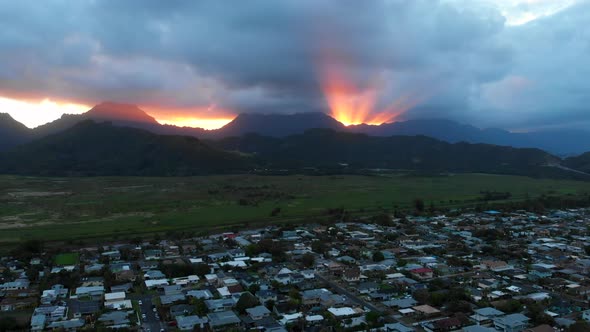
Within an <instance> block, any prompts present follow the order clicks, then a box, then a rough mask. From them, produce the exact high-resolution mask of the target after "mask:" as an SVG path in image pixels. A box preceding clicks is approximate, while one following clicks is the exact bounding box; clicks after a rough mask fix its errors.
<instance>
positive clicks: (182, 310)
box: [170, 304, 195, 317]
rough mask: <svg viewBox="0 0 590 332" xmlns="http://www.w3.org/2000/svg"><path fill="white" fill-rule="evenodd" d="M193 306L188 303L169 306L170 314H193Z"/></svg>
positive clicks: (174, 315) (173, 315)
mask: <svg viewBox="0 0 590 332" xmlns="http://www.w3.org/2000/svg"><path fill="white" fill-rule="evenodd" d="M194 312H195V308H194V307H193V306H191V305H189V304H177V305H173V306H171V307H170V316H172V317H178V316H189V315H192V314H194Z"/></svg>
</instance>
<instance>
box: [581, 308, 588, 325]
mask: <svg viewBox="0 0 590 332" xmlns="http://www.w3.org/2000/svg"><path fill="white" fill-rule="evenodd" d="M582 319H583V320H585V321H587V322H590V309H589V310H585V311H583V312H582Z"/></svg>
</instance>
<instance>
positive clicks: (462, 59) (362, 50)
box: [0, 0, 590, 126]
mask: <svg viewBox="0 0 590 332" xmlns="http://www.w3.org/2000/svg"><path fill="white" fill-rule="evenodd" d="M529 2H530V1H525V2H520V3H514V2H511V3H510V4H504V7H501V8H500V7H498V6H492V5H489V2H486V1H482V2H479V3H478V4H479V5H477V6H476V5H473V2H472V1H471V2H469V3H471V4H472V5H469V6H468V5H467V4H466V3H465V2H462V3H461V2H458V1H451V0H447V1H444V0H436V1H435V0H414V1H402V0H383V1H371V2H359V1H352V0H345V1H336V0H334V1H321V2H318V1H314V0H292V1H281V2H274V1H261V0H253V1H247V2H234V3H231V4H228V3H225V2H220V1H198V2H196V1H173V2H162V1H155V0H149V1H133V0H129V1H90V0H79V1H76V2H73V3H72V2H67V1H62V0H47V1H46V2H45V3H44V6H39V4H38V3H37V2H35V1H32V0H31V1H19V2H11V3H7V4H5V5H3V6H2V7H1V8H0V61H1V62H2V63H3V64H5V65H3V66H1V67H0V95H5V96H22V95H25V96H36V97H38V98H44V97H52V98H56V99H60V100H72V101H75V102H80V103H85V104H92V103H96V102H99V101H102V100H119V101H125V102H133V103H138V104H142V105H150V106H153V107H154V108H157V109H165V108H166V107H169V108H173V109H175V110H176V112H178V110H182V109H185V110H186V112H187V114H186V115H187V116H188V115H190V112H192V111H191V110H196V109H198V110H199V112H202V110H203V109H205V110H207V109H209V110H212V111H209V112H224V113H228V112H233V113H237V112H253V111H258V112H304V111H318V110H320V111H325V112H329V110H328V105H327V103H326V98H325V96H324V95H323V93H322V86H321V85H322V77H321V72H322V70H323V69H325V68H326V67H330V68H335V70H338V71H341V72H343V73H345V74H346V77H347V78H348V79H350V80H351V82H352V84H354V85H356V86H359V87H363V86H367V85H368V84H369V83H370V82H372V81H375V79H376V78H377V79H379V80H381V83H380V84H381V85H380V90H379V97H378V102H377V104H376V105H377V106H376V109H375V112H378V111H380V110H381V109H382V108H384V107H386V106H387V105H390V104H392V103H394V102H395V101H396V100H398V99H399V98H402V97H403V96H407V95H412V96H418V97H416V98H415V99H416V100H417V101H419V103H417V104H416V105H415V107H413V108H412V109H410V110H409V111H407V112H406V114H404V116H403V117H404V118H415V117H450V118H454V119H456V120H460V121H471V122H474V123H476V124H481V125H483V126H485V125H498V126H510V125H512V123H511V119H512V118H516V119H519V118H522V121H525V119H526V118H528V117H538V118H539V119H538V122H539V123H542V122H543V120H542V119H546V118H547V119H548V118H551V117H552V116H553V114H555V112H557V110H556V107H557V106H558V105H566V106H567V108H568V109H571V110H572V112H571V114H572V116H574V114H579V109H580V107H582V106H583V104H582V103H581V102H586V101H587V100H586V98H585V97H584V94H583V90H584V86H585V85H584V84H583V82H581V80H578V78H581V77H582V74H583V72H584V71H587V68H590V66H588V65H586V66H585V67H584V61H585V60H584V59H582V58H581V55H582V54H587V51H588V49H587V47H588V44H587V42H585V41H584V40H588V38H586V39H584V37H588V35H587V33H588V30H587V29H588V28H586V24H585V23H584V22H587V20H588V17H587V13H588V12H590V11H589V10H588V8H587V6H585V5H584V4H580V5H577V6H578V7H576V8H577V10H574V9H573V7H572V8H566V9H562V8H559V9H552V8H553V7H551V8H549V5H548V3H547V2H543V1H541V2H542V3H541V4H539V3H536V2H535V3H533V2H530V3H529ZM515 8H516V9H515ZM547 8H549V9H551V10H554V11H556V12H551V13H550V14H545V11H544V12H543V13H541V14H540V17H541V18H539V19H537V20H533V21H531V22H529V23H527V24H523V25H519V26H510V25H507V18H506V17H507V14H506V12H507V11H511V12H512V13H516V12H517V11H520V12H535V13H540V11H541V10H549V9H547ZM520 12H519V13H520ZM542 16H544V17H542ZM584 20H586V21H584ZM508 23H510V22H508ZM584 34H586V35H584ZM553 47H556V48H557V49H558V52H555V49H553ZM584 52H586V53H584ZM326 54H328V55H329V56H326ZM562 66H563V67H566V68H563V67H562ZM576 67H583V68H586V69H581V70H580V68H576ZM562 68H563V69H562ZM515 77H520V78H522V79H523V80H527V81H530V82H534V84H533V85H531V86H530V88H528V89H527V90H526V91H521V92H519V93H520V94H519V95H516V94H514V95H510V94H506V93H505V94H502V92H501V91H502V89H506V88H508V89H509V86H507V85H509V84H510V82H511V80H513V79H514V78H515ZM536 94H541V95H542V96H543V98H542V99H543V102H537V101H536V100H535V98H533V96H534V95H536ZM496 97H497V98H499V99H496ZM517 97H518V98H522V100H521V101H520V99H519V102H518V103H514V102H513V100H512V99H513V98H517ZM502 98H504V99H505V100H503V99H502ZM213 104H214V105H216V107H215V108H210V107H208V106H210V105H213ZM511 106H514V107H515V109H511V110H510V111H514V112H517V113H519V114H520V116H517V117H511V116H508V115H507V112H509V110H507V108H510V107H511ZM222 110H223V111H222ZM224 115H226V114H224ZM576 116H579V115H576ZM583 116H584V115H582V117H583ZM589 119H590V116H589Z"/></svg>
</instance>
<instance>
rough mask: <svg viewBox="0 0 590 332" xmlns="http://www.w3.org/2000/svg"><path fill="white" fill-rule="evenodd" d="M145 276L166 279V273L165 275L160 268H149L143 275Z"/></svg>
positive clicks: (152, 278) (145, 277)
mask: <svg viewBox="0 0 590 332" xmlns="http://www.w3.org/2000/svg"><path fill="white" fill-rule="evenodd" d="M143 278H144V279H146V280H148V279H151V280H154V279H165V278H166V275H164V273H162V271H160V270H149V271H146V273H145V274H144V275H143Z"/></svg>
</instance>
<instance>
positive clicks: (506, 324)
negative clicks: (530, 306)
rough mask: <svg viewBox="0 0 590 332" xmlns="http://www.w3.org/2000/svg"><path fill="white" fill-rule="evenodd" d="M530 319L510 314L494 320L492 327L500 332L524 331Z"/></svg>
mask: <svg viewBox="0 0 590 332" xmlns="http://www.w3.org/2000/svg"><path fill="white" fill-rule="evenodd" d="M529 320H530V318H528V317H527V316H525V315H523V314H511V315H506V316H501V317H496V318H494V327H495V328H496V330H500V331H502V332H520V331H524V329H525V328H526V327H527V325H528V323H529Z"/></svg>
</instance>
